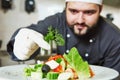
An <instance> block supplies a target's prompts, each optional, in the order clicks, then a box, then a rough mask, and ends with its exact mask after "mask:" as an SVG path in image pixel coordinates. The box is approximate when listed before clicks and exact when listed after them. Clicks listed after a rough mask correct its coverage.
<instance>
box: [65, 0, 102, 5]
mask: <svg viewBox="0 0 120 80" xmlns="http://www.w3.org/2000/svg"><path fill="white" fill-rule="evenodd" d="M65 1H66V2H67V1H81V2H88V3H95V4H99V5H102V2H103V0H65Z"/></svg>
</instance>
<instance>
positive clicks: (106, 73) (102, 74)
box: [0, 65, 119, 80]
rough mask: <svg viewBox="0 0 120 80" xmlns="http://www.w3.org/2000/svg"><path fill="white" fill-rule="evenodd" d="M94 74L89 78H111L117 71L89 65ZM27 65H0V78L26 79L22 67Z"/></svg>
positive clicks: (96, 79) (9, 79) (2, 79)
mask: <svg viewBox="0 0 120 80" xmlns="http://www.w3.org/2000/svg"><path fill="white" fill-rule="evenodd" d="M90 66H91V68H92V70H93V72H94V73H95V76H94V77H93V78H91V79H90V80H111V79H114V78H116V77H117V76H118V75H119V73H118V72H117V71H115V70H113V69H110V68H106V67H101V66H93V65H90ZM25 67H27V65H13V66H6V67H0V80H27V78H26V77H25V76H24V71H23V69H24V68H25Z"/></svg>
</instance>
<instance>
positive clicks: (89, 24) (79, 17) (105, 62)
mask: <svg viewBox="0 0 120 80" xmlns="http://www.w3.org/2000/svg"><path fill="white" fill-rule="evenodd" d="M102 2H103V1H102V0H65V3H66V5H65V10H64V11H63V12H62V13H57V14H55V15H51V16H48V17H46V18H45V19H44V20H41V21H39V22H38V23H37V24H32V25H30V26H28V27H22V28H20V29H18V30H17V31H16V32H15V33H14V34H13V35H12V37H11V39H10V41H9V42H8V45H7V51H8V53H9V54H10V55H11V57H12V59H13V60H15V61H17V60H29V59H32V58H34V57H35V56H36V55H37V54H39V49H40V48H44V49H46V50H50V45H49V44H48V43H47V42H46V41H45V40H44V39H43V37H44V36H45V35H46V34H47V31H48V27H49V26H52V27H53V28H55V29H57V30H58V32H59V33H60V34H61V35H62V36H63V38H64V40H65V45H64V46H57V52H56V53H58V54H64V53H68V52H69V50H70V49H71V48H72V47H76V48H77V49H78V51H79V53H80V55H81V56H82V57H83V59H84V60H87V61H88V63H89V64H92V65H100V66H105V67H110V68H113V69H115V70H117V71H119V72H120V30H119V29H118V28H117V27H116V26H115V25H114V24H113V23H111V22H110V21H108V20H106V19H105V18H103V17H102V16H101V15H100V13H101V11H102V7H103V3H102ZM73 54H74V53H73Z"/></svg>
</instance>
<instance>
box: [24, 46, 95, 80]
mask: <svg viewBox="0 0 120 80" xmlns="http://www.w3.org/2000/svg"><path fill="white" fill-rule="evenodd" d="M24 73H25V75H26V76H30V77H31V78H32V79H34V80H35V79H37V80H41V79H43V78H46V79H48V80H87V79H90V78H91V77H93V76H94V72H93V71H92V69H91V68H90V66H89V64H88V63H87V62H86V61H84V60H83V59H82V57H81V56H80V55H79V53H78V51H77V49H76V48H75V47H73V48H72V49H71V50H70V52H69V53H68V54H64V55H54V56H51V57H50V58H49V59H48V60H47V61H46V62H44V63H41V64H35V65H34V66H32V67H30V65H29V67H26V68H25V69H24Z"/></svg>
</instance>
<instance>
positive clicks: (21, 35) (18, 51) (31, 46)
mask: <svg viewBox="0 0 120 80" xmlns="http://www.w3.org/2000/svg"><path fill="white" fill-rule="evenodd" d="M39 47H41V48H44V49H46V50H50V45H49V44H48V43H47V42H46V41H44V39H43V35H42V34H40V33H38V32H36V31H34V30H32V29H27V28H23V29H21V30H20V31H19V32H18V34H17V35H16V37H15V42H14V49H13V52H14V54H15V56H16V57H17V58H18V59H20V60H26V59H29V57H30V56H31V55H32V54H33V53H34V52H35V51H36V50H37V49H38V48H39Z"/></svg>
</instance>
